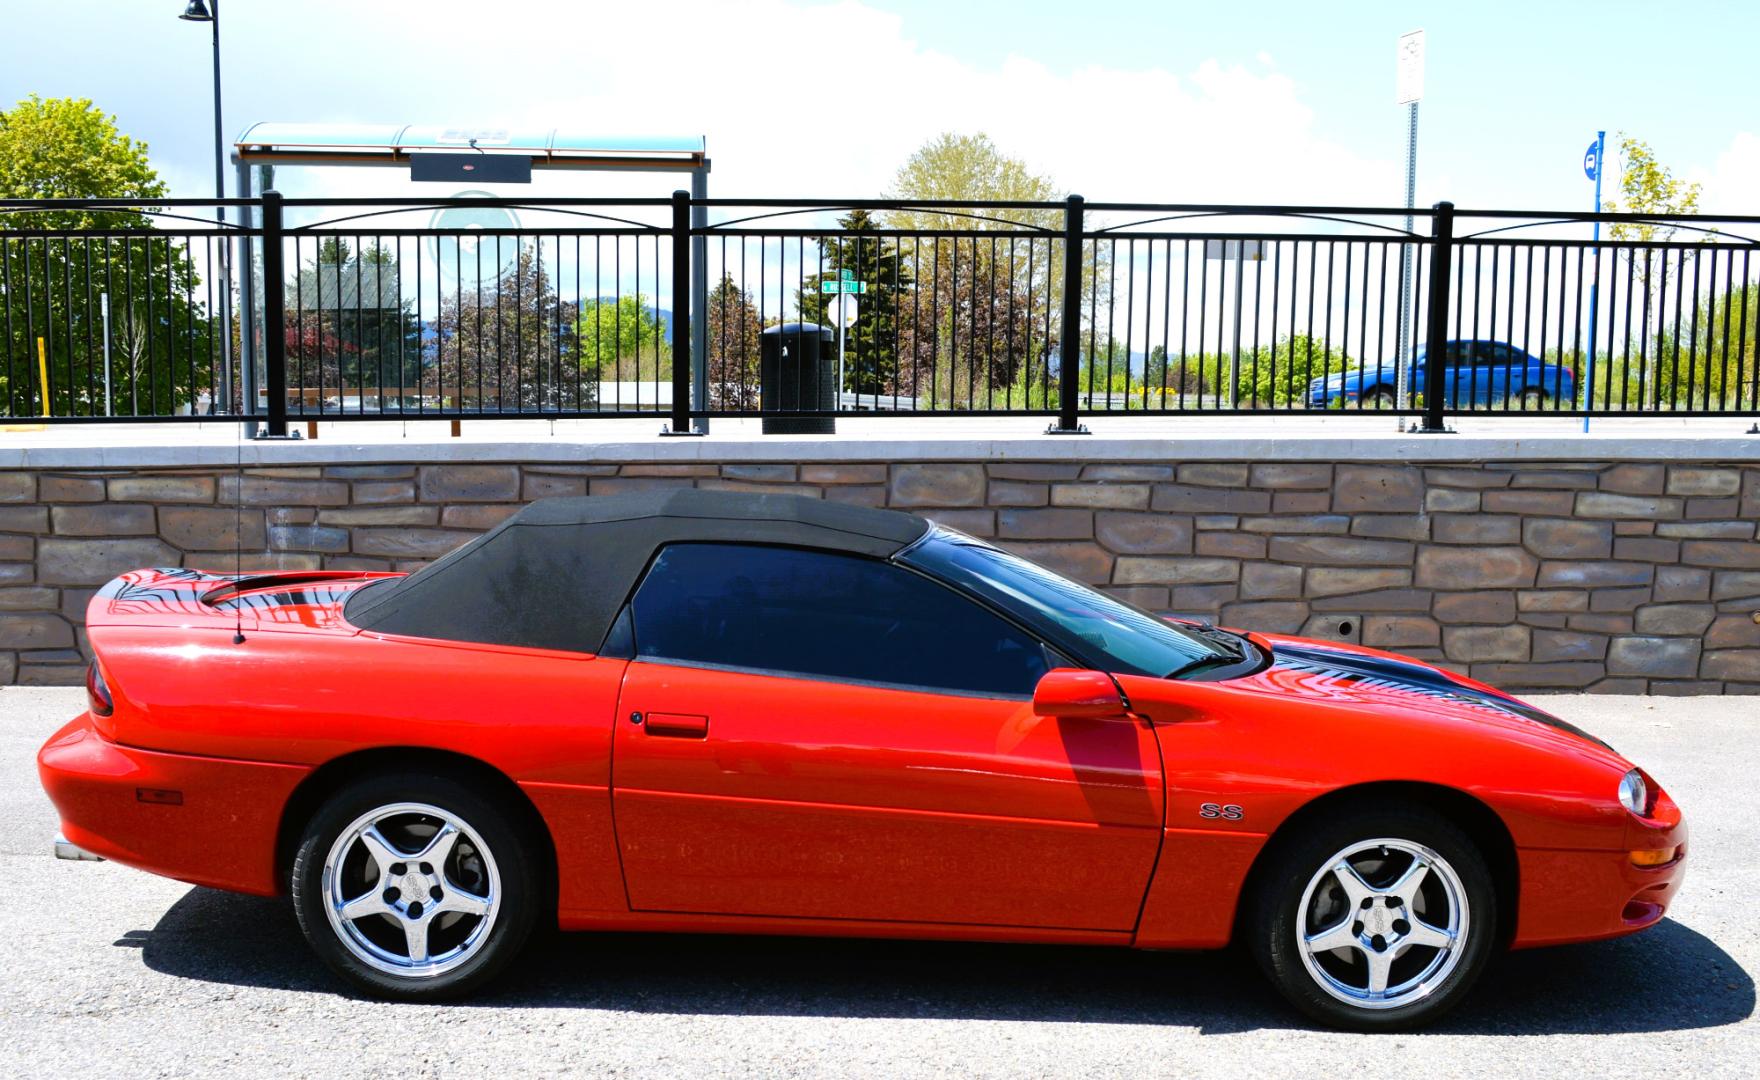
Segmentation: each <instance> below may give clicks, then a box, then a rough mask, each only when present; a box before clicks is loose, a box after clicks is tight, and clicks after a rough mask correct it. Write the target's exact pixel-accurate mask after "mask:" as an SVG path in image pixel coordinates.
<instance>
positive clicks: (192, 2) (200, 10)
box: [178, 0, 214, 22]
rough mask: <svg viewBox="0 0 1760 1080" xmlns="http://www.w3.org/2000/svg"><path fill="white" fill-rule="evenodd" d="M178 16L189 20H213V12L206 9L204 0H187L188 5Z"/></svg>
mask: <svg viewBox="0 0 1760 1080" xmlns="http://www.w3.org/2000/svg"><path fill="white" fill-rule="evenodd" d="M178 18H180V19H185V20H188V21H189V22H213V21H214V14H213V12H211V11H209V10H208V5H207V4H206V3H205V2H204V0H189V6H188V7H185V8H184V9H183V14H182V15H179V16H178Z"/></svg>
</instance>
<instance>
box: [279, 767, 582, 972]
mask: <svg viewBox="0 0 1760 1080" xmlns="http://www.w3.org/2000/svg"><path fill="white" fill-rule="evenodd" d="M546 855H547V850H546V848H545V846H544V843H543V834H542V833H540V832H539V831H538V829H537V827H535V826H534V825H533V824H532V821H531V815H530V811H529V808H528V807H522V805H521V803H520V801H519V793H518V792H517V790H508V789H505V788H500V787H498V786H497V784H496V783H495V778H493V777H484V776H482V775H480V774H471V773H458V774H453V773H448V772H445V771H443V770H441V769H434V770H431V771H422V772H414V771H412V772H396V773H386V774H380V775H371V776H364V777H360V778H358V779H356V780H354V781H352V782H349V783H347V784H345V785H342V786H340V787H339V788H338V789H337V790H336V791H334V792H331V793H330V794H329V795H328V796H327V797H325V798H324V799H323V800H322V801H321V803H320V804H319V805H318V807H317V810H316V811H315V812H314V813H313V815H312V817H311V820H310V821H309V822H307V824H306V826H305V830H304V833H303V836H302V838H301V840H300V844H299V848H298V850H297V851H296V852H295V854H294V859H293V866H292V868H291V869H292V873H291V891H292V894H293V907H294V913H295V914H296V915H297V916H298V917H299V925H300V929H301V930H303V931H305V935H306V940H308V941H310V942H311V943H312V948H313V949H314V950H316V951H317V953H318V955H319V956H320V957H321V958H323V960H324V962H325V963H327V964H329V965H330V967H331V968H332V969H333V970H335V971H336V973H337V974H339V975H341V976H342V977H343V978H345V979H348V980H349V981H350V982H352V983H354V984H355V985H356V986H358V987H360V988H361V989H362V990H365V991H366V992H368V993H370V994H374V995H377V996H380V997H391V998H400V999H403V1000H408V1001H435V1000H441V999H445V998H454V997H458V996H460V995H463V994H466V993H469V992H470V991H472V990H474V989H475V988H477V987H479V986H482V985H483V984H485V983H487V982H488V981H489V980H491V979H493V978H494V977H495V976H496V975H497V974H498V973H499V972H501V971H502V970H504V969H505V968H506V967H507V966H508V964H510V963H512V962H513V960H514V958H515V957H517V956H518V955H519V953H520V952H521V950H523V949H524V947H525V943H526V941H527V939H529V938H530V936H531V934H532V932H533V930H534V929H535V928H536V927H537V925H538V923H539V919H540V915H541V914H542V911H541V906H540V905H543V904H544V903H545V902H546V896H547V895H549V894H547V891H546V888H545V884H544V883H545V881H546V880H547V865H546V864H547V858H546Z"/></svg>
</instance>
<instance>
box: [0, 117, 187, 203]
mask: <svg viewBox="0 0 1760 1080" xmlns="http://www.w3.org/2000/svg"><path fill="white" fill-rule="evenodd" d="M164 195H165V183H164V181H162V180H160V179H159V174H158V173H157V172H155V171H154V169H153V166H152V165H151V164H150V163H149V162H148V160H147V144H146V143H144V142H137V141H136V140H134V139H131V138H129V137H128V136H127V135H124V134H122V132H121V131H119V130H117V127H116V118H115V117H113V116H106V115H105V114H104V111H103V110H102V109H99V108H98V107H97V106H95V105H93V104H92V103H91V101H89V100H87V99H86V98H50V99H48V100H47V101H45V100H44V99H42V98H40V97H38V96H37V95H35V94H32V95H31V96H30V97H28V98H25V99H24V100H23V101H20V102H19V103H18V104H17V105H15V106H13V107H12V108H11V109H9V110H5V111H0V198H5V199H157V198H163V197H164ZM8 219H12V221H11V224H12V227H14V228H29V229H69V230H78V229H132V228H142V227H144V226H145V224H146V222H145V220H144V219H143V218H142V217H141V216H140V215H139V214H138V213H133V212H130V211H93V210H52V211H31V212H29V213H28V214H0V228H6V227H7V222H8Z"/></svg>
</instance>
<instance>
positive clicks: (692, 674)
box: [612, 543, 1163, 931]
mask: <svg viewBox="0 0 1760 1080" xmlns="http://www.w3.org/2000/svg"><path fill="white" fill-rule="evenodd" d="M627 617H628V619H629V630H630V632H631V634H632V637H633V642H632V651H633V653H634V654H635V658H634V660H633V662H632V663H631V664H630V665H629V668H628V671H627V673H626V675H625V679H624V685H623V692H622V695H621V698H620V701H619V709H618V711H619V715H620V717H621V719H620V721H619V723H618V725H617V733H616V736H615V738H614V748H613V768H612V774H613V779H612V785H613V810H614V815H615V819H616V828H617V838H618V844H619V848H620V850H621V853H622V857H623V868H624V880H625V884H626V886H627V889H628V892H629V901H630V906H631V907H632V909H635V910H638V911H655V912H695V913H705V914H721V915H750V916H773V917H787V918H811V919H827V918H831V919H859V920H880V921H888V922H899V921H908V922H925V923H942V924H949V923H951V924H980V925H994V926H1022V927H1059V928H1069V929H1083V930H1113V931H1125V930H1129V929H1131V928H1132V927H1133V926H1134V925H1135V921H1136V918H1137V913H1138V910H1139V908H1140V906H1141V903H1142V898H1143V894H1144V891H1145V889H1146V887H1147V884H1148V879H1149V876H1150V874H1151V872H1152V870H1153V868H1154V862H1155V858H1156V854H1157V852H1158V850H1159V843H1160V830H1161V824H1162V799H1163V791H1162V777H1161V765H1160V759H1159V755H1158V752H1157V750H1156V747H1155V741H1154V737H1153V733H1152V732H1151V731H1150V730H1149V729H1148V728H1147V727H1146V726H1144V725H1143V724H1142V723H1140V722H1138V721H1133V720H1128V719H1116V720H1079V721H1068V720H1062V721H1060V720H1052V719H1048V718H1041V717H1037V716H1035V715H1034V713H1033V709H1032V705H1031V700H1030V697H1031V693H1032V688H1033V685H1034V683H1035V682H1036V681H1037V680H1038V677H1039V676H1040V675H1041V674H1042V673H1043V672H1044V671H1045V670H1047V668H1048V665H1049V664H1050V663H1051V662H1052V660H1053V658H1052V657H1050V656H1049V655H1048V651H1047V650H1046V648H1045V647H1044V646H1043V645H1042V644H1041V643H1040V642H1039V641H1037V640H1036V639H1034V638H1032V637H1031V636H1029V635H1028V634H1026V633H1025V632H1024V631H1023V630H1021V629H1019V628H1018V627H1016V626H1015V625H1014V624H1012V623H1010V622H1007V621H1006V620H1004V619H1002V618H1001V617H1000V616H998V615H995V614H994V613H992V612H991V611H989V610H988V609H986V608H984V607H981V606H980V605H978V604H977V603H976V602H975V601H972V600H970V599H969V598H967V597H965V596H963V595H961V594H958V593H955V592H953V591H952V590H951V589H949V588H947V587H945V586H943V585H941V584H939V583H937V582H934V581H931V580H929V579H928V578H926V577H924V576H922V575H920V574H918V573H916V572H914V571H911V570H907V569H905V568H903V567H900V566H897V565H894V564H891V563H887V562H882V561H877V560H871V559H864V558H857V557H853V556H849V555H844V554H834V553H828V552H819V551H804V550H799V549H792V548H778V547H762V546H752V545H734V544H698V543H691V544H675V545H671V546H669V547H666V548H664V549H662V551H661V552H660V554H659V555H658V556H657V557H656V559H655V562H654V564H653V565H652V566H651V568H650V570H649V572H648V573H647V575H646V576H645V578H644V580H643V582H642V584H641V585H640V587H639V588H638V589H637V591H636V593H635V594H634V597H633V599H632V601H631V603H630V606H629V610H628V613H627Z"/></svg>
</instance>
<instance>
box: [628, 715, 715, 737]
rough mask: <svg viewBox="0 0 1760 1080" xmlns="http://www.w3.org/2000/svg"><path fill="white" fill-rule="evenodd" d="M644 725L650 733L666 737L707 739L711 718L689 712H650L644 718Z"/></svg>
mask: <svg viewBox="0 0 1760 1080" xmlns="http://www.w3.org/2000/svg"><path fill="white" fill-rule="evenodd" d="M642 727H643V728H645V729H646V730H647V732H648V734H650V735H654V736H657V737H660V738H665V739H706V738H708V737H709V718H708V717H707V716H693V715H691V714H689V713H663V712H651V713H648V714H647V715H646V716H645V717H644V718H643V720H642Z"/></svg>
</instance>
